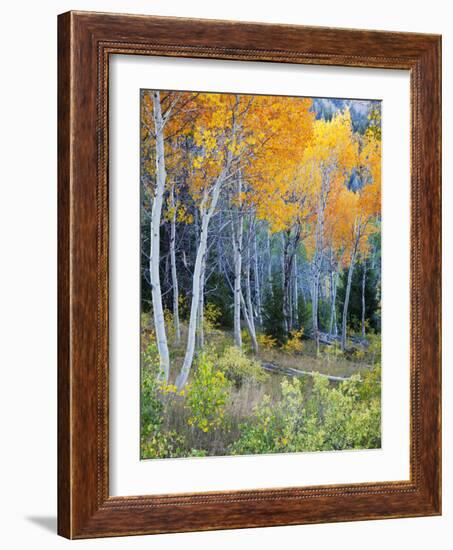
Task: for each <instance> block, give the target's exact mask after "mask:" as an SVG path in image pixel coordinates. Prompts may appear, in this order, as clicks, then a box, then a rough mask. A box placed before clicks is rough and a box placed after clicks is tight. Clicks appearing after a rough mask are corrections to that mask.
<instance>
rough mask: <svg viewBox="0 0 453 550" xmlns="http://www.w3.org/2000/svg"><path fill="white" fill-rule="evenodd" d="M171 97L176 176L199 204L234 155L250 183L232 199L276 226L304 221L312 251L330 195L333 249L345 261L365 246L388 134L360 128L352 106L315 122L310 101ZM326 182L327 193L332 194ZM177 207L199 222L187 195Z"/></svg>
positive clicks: (328, 234)
mask: <svg viewBox="0 0 453 550" xmlns="http://www.w3.org/2000/svg"><path fill="white" fill-rule="evenodd" d="M162 98H163V99H162V104H163V109H164V114H165V110H166V109H169V108H172V109H173V113H172V116H171V117H170V118H169V122H168V126H167V128H166V136H167V137H166V140H165V153H166V159H167V172H168V179H169V181H172V174H176V173H178V174H181V173H182V174H184V178H183V179H184V181H183V184H184V185H185V186H186V187H187V188H188V190H189V193H190V196H191V198H192V199H193V201H194V202H195V204H197V203H198V202H199V201H200V200H201V197H202V196H203V195H204V191H205V190H206V189H209V188H210V186H211V185H212V182H213V180H214V179H215V178H216V177H217V176H218V174H219V173H220V172H221V170H222V167H223V166H224V165H225V163H226V159H227V157H228V156H229V157H230V159H232V161H231V163H230V167H229V176H228V177H229V178H230V179H231V180H233V179H234V178H235V177H236V176H237V175H238V174H240V175H241V177H242V180H243V182H244V185H243V187H242V192H241V194H240V196H232V198H231V200H233V201H237V202H238V203H241V204H244V205H247V206H248V207H250V208H252V209H253V210H254V211H255V214H256V217H257V218H258V219H259V220H265V221H267V222H268V224H269V228H270V231H271V232H273V233H277V232H280V231H290V230H291V229H293V228H294V227H296V226H297V227H299V228H302V233H303V234H304V235H306V239H305V246H306V249H307V254H308V256H309V257H310V256H311V254H312V253H313V249H314V242H313V235H314V231H313V230H312V229H313V227H314V225H315V224H316V216H317V213H318V212H319V201H320V200H325V201H326V204H325V205H324V206H325V211H324V217H325V219H324V235H325V238H324V243H323V244H324V246H325V247H326V248H331V249H333V250H341V255H342V258H343V262H344V263H345V264H347V262H348V258H349V256H350V254H351V251H352V248H353V247H354V246H356V248H358V250H356V251H358V252H361V253H366V249H367V242H368V239H367V237H368V235H369V234H370V233H371V232H373V231H376V227H375V225H376V223H377V220H378V219H379V215H380V202H381V181H380V180H381V142H380V132H374V131H367V132H365V134H359V133H357V132H354V131H353V127H352V122H351V116H350V113H349V110H348V109H345V110H344V111H343V112H340V111H339V112H338V113H337V114H336V115H335V116H333V118H332V119H331V120H323V119H316V118H315V113H314V112H313V110H312V100H311V99H306V98H295V97H275V96H247V95H234V94H213V93H193V92H168V93H165V95H164V93H163V94H162ZM176 99H177V101H176V103H175V100H176ZM147 101H149V100H147V98H146V96H145V98H144V102H143V103H142V105H143V111H142V119H143V121H144V123H145V124H143V128H145V130H143V131H144V132H146V127H147V124H146V119H147V117H149V116H150V114H149V113H151V112H152V109H149V108H147ZM149 127H152V124H151V121H150V124H149ZM353 173H356V174H358V176H359V177H360V180H361V182H362V185H361V187H360V188H359V189H355V190H353V189H350V188H349V187H348V185H347V183H348V182H349V179H350V177H351V175H352V174H353ZM326 181H327V183H328V185H327V186H326ZM323 182H324V186H323ZM321 189H323V192H326V190H327V192H326V196H325V197H324V196H323V195H322V193H321ZM175 192H176V196H177V194H178V189H177V185H176V186H175ZM174 207H175V208H177V209H178V210H177V211H178V217H179V219H180V220H181V221H186V222H187V223H190V221H191V220H192V218H191V217H190V216H189V217H187V218H186V217H185V215H184V214H185V211H183V206H182V205H181V204H179V203H178V200H176V205H175V206H174ZM180 210H181V212H179V211H180ZM358 229H360V237H359V239H358V242H357V231H358Z"/></svg>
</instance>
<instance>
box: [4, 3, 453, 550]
mask: <svg viewBox="0 0 453 550" xmlns="http://www.w3.org/2000/svg"><path fill="white" fill-rule="evenodd" d="M449 4H450V2H447V1H445V2H442V1H438V0H437V1H436V0H431V2H429V3H427V2H426V1H423V2H422V1H419V0H414V1H413V2H410V3H409V2H400V3H397V2H395V1H394V0H381V1H380V2H378V3H377V2H376V3H373V4H370V3H365V2H363V1H352V0H343V1H342V2H339V1H338V0H324V1H323V2H322V4H320V3H319V2H310V3H308V2H304V3H302V2H295V1H294V0H279V2H270V1H266V2H264V1H262V2H259V3H255V2H253V3H252V2H249V3H246V2H244V0H228V2H212V1H210V0H208V1H203V2H202V1H196V0H192V1H190V2H187V0H186V1H183V0H180V1H176V0H154V1H153V2H145V1H138V0H137V1H136V0H130V1H127V2H126V1H125V0H123V1H113V0H112V1H105V2H102V1H100V0H91V1H81V0H79V1H76V0H73V1H66V0H62V1H50V0H47V1H46V0H42V1H41V2H23V1H16V2H15V3H14V4H13V3H12V2H9V3H5V4H4V5H3V6H2V28H1V33H0V37H1V40H2V44H1V46H2V47H1V52H2V64H1V67H2V73H1V74H2V82H1V86H0V94H1V98H0V132H1V140H2V141H1V148H0V150H1V152H2V160H1V163H0V171H1V178H0V181H1V191H2V195H1V199H0V224H1V226H0V235H1V237H0V238H1V241H0V251H1V256H0V257H1V262H2V263H1V270H0V278H1V282H0V318H1V327H0V335H1V340H0V342H1V345H0V354H1V360H0V365H1V369H2V370H1V372H2V379H1V384H0V418H1V426H2V430H1V432H0V434H1V454H0V463H1V468H0V507H1V510H0V518H1V525H2V530H1V534H0V537H1V539H0V540H1V544H2V547H4V548H7V549H16V548H18V549H19V548H32V549H41V548H43V549H49V550H52V549H53V548H61V547H70V545H73V546H74V545H75V546H77V547H79V548H149V547H150V545H153V547H154V548H159V549H161V548H163V549H173V548H181V547H184V549H185V550H192V549H195V548H196V549H197V550H203V549H211V548H214V547H215V548H230V547H231V546H235V547H236V548H250V547H257V548H262V549H267V548H269V549H270V548H275V547H282V546H284V545H287V546H288V547H292V548H294V547H296V548H300V547H302V546H304V547H306V548H310V547H316V548H320V549H328V548H329V549H330V548H333V547H334V548H335V549H336V550H339V549H343V548H344V549H348V550H353V549H359V548H360V549H361V548H366V549H367V550H373V549H382V548H385V547H386V546H387V547H388V548H397V547H399V546H401V545H404V546H407V547H411V549H414V550H417V549H425V548H427V547H432V548H440V549H447V548H450V547H451V541H448V540H447V536H448V535H447V534H448V533H449V532H450V531H452V523H453V511H452V506H453V474H452V468H451V464H452V463H453V454H452V450H451V441H452V440H453V432H452V429H451V422H452V419H453V418H452V415H453V375H452V373H451V369H449V368H448V367H449V363H450V364H451V363H452V361H453V354H452V344H451V340H452V339H451V338H449V330H448V329H447V328H445V329H444V366H445V368H444V382H443V385H444V419H443V423H444V515H443V517H438V518H419V519H404V520H387V521H373V522H363V523H345V524H331V525H312V526H301V527H279V528H268V529H255V530H242V531H224V532H213V533H197V534H181V535H162V536H154V537H152V538H151V537H135V538H128V539H105V540H95V541H81V542H68V541H65V540H63V539H61V538H58V537H57V536H56V535H55V522H56V520H55V516H56V160H57V156H56V66H57V58H56V14H57V13H59V12H62V11H65V10H68V9H88V10H99V11H117V12H132V13H134V12H135V13H145V14H156V15H179V16H192V17H207V18H218V19H222V18H223V19H242V20H251V21H253V20H255V21H263V22H281V23H300V24H308V25H326V26H339V27H356V28H376V29H388V30H400V31H419V32H434V33H442V34H443V36H444V42H443V55H444V59H443V64H444V98H445V99H444V123H443V124H444V137H443V142H444V151H445V152H448V151H451V150H452V146H453V142H452V129H451V127H452V126H453V116H452V114H451V112H452V111H451V107H450V103H449V101H447V99H448V98H449V97H451V95H452V93H453V86H452V80H451V79H452V74H453V65H452V61H451V60H452V58H453V46H452V44H453V29H452V27H451V21H452V16H451V14H450V13H449V12H448V9H449ZM3 42H4V43H3ZM445 69H446V70H445ZM447 126H448V128H447ZM444 156H445V157H446V156H447V155H446V154H445V155H444ZM452 167H453V163H452V162H451V161H448V162H447V159H445V162H444V181H445V182H446V184H445V186H444V219H445V223H444V281H445V285H444V327H451V326H453V318H452V308H453V302H452V284H451V282H450V284H448V285H447V284H446V283H447V281H448V280H450V281H451V279H452V277H453V272H452V268H453V266H452V259H453V252H452V248H453V242H452V240H451V233H452V229H453V222H452V221H451V218H452V216H451V213H450V214H449V215H448V213H449V210H450V209H451V208H452V207H453V196H452V193H453V191H452V186H451V185H449V184H448V183H449V182H450V181H451V180H452V179H453V171H452Z"/></svg>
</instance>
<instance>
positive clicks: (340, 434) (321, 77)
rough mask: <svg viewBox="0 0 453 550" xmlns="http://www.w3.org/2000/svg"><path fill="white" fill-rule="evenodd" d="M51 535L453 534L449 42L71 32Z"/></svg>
mask: <svg viewBox="0 0 453 550" xmlns="http://www.w3.org/2000/svg"><path fill="white" fill-rule="evenodd" d="M58 48H59V66H58V69H59V71H58V72H59V75H58V119H59V121H58V155H59V156H58V159H59V160H58V209H59V214H58V254H59V263H58V269H59V271H58V293H59V298H58V303H59V310H58V330H59V343H58V403H59V405H58V532H59V534H60V535H62V536H65V537H67V538H74V539H77V538H90V537H103V536H120V535H132V534H152V533H165V532H181V531H200V530H209V529H228V528H243V527H260V526H271V525H293V524H304V523H321V522H333V521H354V520H364V519H380V518H395V517H416V516H429V515H439V514H440V513H441V365H440V356H441V233H440V231H441V229H440V228H441V130H440V128H441V126H440V120H441V119H440V116H441V81H440V79H441V76H440V74H441V72H440V62H441V39H440V37H439V36H434V35H428V34H412V33H396V32H395V33H394V32H380V31H363V30H343V29H332V28H322V27H319V28H315V27H304V26H291V25H265V24H257V23H242V22H241V23H239V22H228V21H208V20H194V19H179V18H166V17H152V16H135V15H113V14H102V13H90V12H68V13H65V14H63V15H60V16H59V20H58Z"/></svg>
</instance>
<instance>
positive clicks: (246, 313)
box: [241, 290, 258, 354]
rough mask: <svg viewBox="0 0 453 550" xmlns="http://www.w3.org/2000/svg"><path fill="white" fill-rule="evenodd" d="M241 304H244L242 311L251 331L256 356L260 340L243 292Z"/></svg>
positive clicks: (253, 350)
mask: <svg viewBox="0 0 453 550" xmlns="http://www.w3.org/2000/svg"><path fill="white" fill-rule="evenodd" d="M241 304H242V311H243V312H244V319H245V324H246V325H247V329H248V331H249V334H250V339H251V342H252V352H253V353H254V354H257V353H258V340H257V339H256V332H255V326H254V324H253V317H251V316H250V315H249V314H248V310H247V304H246V303H245V299H244V294H243V293H242V290H241Z"/></svg>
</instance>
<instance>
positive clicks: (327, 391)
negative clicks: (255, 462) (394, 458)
mask: <svg viewBox="0 0 453 550" xmlns="http://www.w3.org/2000/svg"><path fill="white" fill-rule="evenodd" d="M374 370H376V372H374ZM374 370H373V371H372V373H370V374H368V375H366V377H365V379H364V380H362V379H361V378H360V377H359V376H358V375H357V376H354V377H352V378H351V380H348V381H346V382H343V383H341V384H340V385H339V386H337V387H334V386H333V385H332V384H330V383H329V381H328V380H327V378H325V377H322V376H319V375H316V374H315V375H314V377H313V388H312V391H311V394H309V396H308V397H306V392H305V391H304V384H303V383H302V382H301V381H300V380H299V379H293V380H291V381H288V380H284V381H283V382H282V385H281V389H282V399H281V401H279V402H278V403H271V401H270V398H269V397H268V396H266V398H265V399H263V401H262V403H261V404H260V405H259V406H258V407H257V408H256V409H255V411H254V418H253V419H251V421H250V423H247V424H243V425H242V436H241V438H240V439H239V440H238V441H237V442H236V443H235V444H234V445H233V448H232V450H233V453H234V454H255V453H282V452H312V451H332V450H340V449H341V450H344V449H375V448H379V447H380V445H381V436H380V425H381V407H380V397H379V396H380V373H379V370H380V369H379V368H377V369H374Z"/></svg>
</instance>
